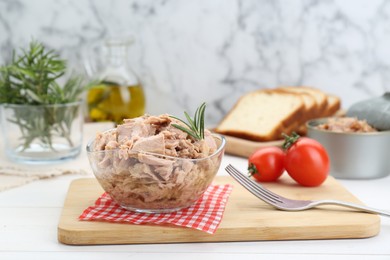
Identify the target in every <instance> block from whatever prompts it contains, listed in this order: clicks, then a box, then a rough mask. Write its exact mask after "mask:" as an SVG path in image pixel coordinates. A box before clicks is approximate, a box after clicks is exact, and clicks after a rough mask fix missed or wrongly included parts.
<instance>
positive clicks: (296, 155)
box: [284, 136, 330, 187]
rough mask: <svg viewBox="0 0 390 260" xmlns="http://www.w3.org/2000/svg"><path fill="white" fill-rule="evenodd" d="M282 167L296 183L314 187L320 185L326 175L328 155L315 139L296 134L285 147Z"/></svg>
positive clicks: (328, 165) (327, 171)
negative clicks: (293, 139)
mask: <svg viewBox="0 0 390 260" xmlns="http://www.w3.org/2000/svg"><path fill="white" fill-rule="evenodd" d="M284 167H285V168H286V171H287V173H288V174H289V175H290V176H291V178H293V179H294V180H295V181H296V182H297V183H299V184H301V185H303V186H308V187H315V186H319V185H321V184H322V183H323V182H324V181H325V180H326V178H327V176H328V173H329V167H330V164H329V156H328V153H327V152H326V150H325V148H324V147H323V146H322V145H321V144H320V143H319V142H317V141H316V140H314V139H311V138H308V137H299V136H298V137H297V138H296V140H295V141H292V142H290V146H288V147H287V150H286V156H285V159H284Z"/></svg>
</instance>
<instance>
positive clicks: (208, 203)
mask: <svg viewBox="0 0 390 260" xmlns="http://www.w3.org/2000/svg"><path fill="white" fill-rule="evenodd" d="M232 189H233V186H232V185H230V184H226V185H210V186H209V187H208V189H207V190H206V192H205V193H204V194H203V196H202V197H201V198H200V199H199V200H198V201H197V202H195V203H194V204H193V205H192V206H190V207H188V208H185V209H181V210H179V211H176V212H171V213H137V212H133V211H130V210H126V209H123V208H122V207H120V206H119V205H118V204H116V203H115V202H114V201H113V200H112V199H111V197H110V196H109V195H108V194H107V193H103V195H101V196H100V197H99V198H98V199H97V200H96V202H95V205H94V206H91V207H88V208H87V209H85V210H84V212H83V213H82V214H81V215H80V216H79V219H80V220H100V221H109V222H129V223H132V224H173V225H177V226H181V227H189V228H194V229H198V230H201V231H204V232H207V233H209V234H214V233H215V231H216V230H217V228H218V226H219V223H220V222H221V220H222V216H223V213H224V211H225V206H226V203H227V200H228V198H229V195H230V193H231V191H232Z"/></svg>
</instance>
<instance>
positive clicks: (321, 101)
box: [280, 86, 328, 119]
mask: <svg viewBox="0 0 390 260" xmlns="http://www.w3.org/2000/svg"><path fill="white" fill-rule="evenodd" d="M280 88H281V89H285V90H287V91H291V92H295V93H306V94H309V95H311V96H312V97H313V98H314V100H315V102H316V107H315V108H313V110H312V114H311V115H310V118H309V119H311V118H316V117H321V116H322V115H323V114H324V113H325V111H326V109H327V106H328V99H327V95H326V94H325V93H324V92H322V91H321V90H320V89H317V88H313V87H305V86H299V87H295V86H294V87H280Z"/></svg>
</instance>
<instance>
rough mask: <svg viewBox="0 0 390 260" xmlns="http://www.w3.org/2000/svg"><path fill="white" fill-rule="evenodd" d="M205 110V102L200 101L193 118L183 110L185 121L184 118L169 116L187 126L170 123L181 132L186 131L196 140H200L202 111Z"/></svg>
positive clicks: (201, 134) (202, 131)
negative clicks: (200, 103)
mask: <svg viewBox="0 0 390 260" xmlns="http://www.w3.org/2000/svg"><path fill="white" fill-rule="evenodd" d="M205 110H206V103H202V105H201V106H200V107H198V108H197V109H196V111H195V115H194V118H191V117H190V115H189V114H188V113H187V112H184V115H185V117H186V119H187V121H188V122H185V121H184V120H182V119H180V118H178V117H175V116H171V117H172V118H175V119H177V120H179V121H181V122H182V123H184V124H185V125H186V126H187V127H184V126H181V125H178V124H172V126H174V127H176V128H177V129H180V130H182V131H183V132H186V133H187V134H188V135H190V136H192V137H193V138H195V139H196V140H202V139H204V112H205Z"/></svg>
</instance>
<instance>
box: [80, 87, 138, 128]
mask: <svg viewBox="0 0 390 260" xmlns="http://www.w3.org/2000/svg"><path fill="white" fill-rule="evenodd" d="M87 103H88V112H89V118H90V120H91V121H94V122H98V121H112V122H115V123H116V124H120V123H121V122H122V121H123V119H125V118H134V117H138V116H141V115H143V114H144V113H145V98H144V92H143V88H142V86H141V85H140V84H138V85H133V86H118V85H110V84H104V83H102V84H100V85H97V86H95V87H93V88H91V89H90V91H89V92H88V96H87Z"/></svg>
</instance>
